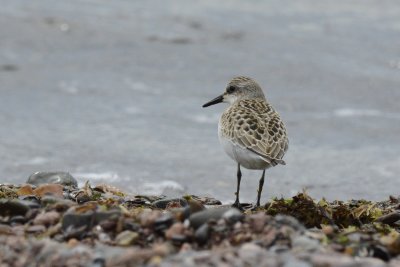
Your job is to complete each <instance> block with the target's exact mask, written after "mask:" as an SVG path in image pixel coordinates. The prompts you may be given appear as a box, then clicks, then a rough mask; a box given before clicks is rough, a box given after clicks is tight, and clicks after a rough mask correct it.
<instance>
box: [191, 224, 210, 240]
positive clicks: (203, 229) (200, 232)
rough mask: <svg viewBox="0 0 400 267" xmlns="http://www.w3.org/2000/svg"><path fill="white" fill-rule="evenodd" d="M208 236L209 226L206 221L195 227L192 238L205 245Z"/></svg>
mask: <svg viewBox="0 0 400 267" xmlns="http://www.w3.org/2000/svg"><path fill="white" fill-rule="evenodd" d="M209 237H210V227H209V226H208V224H206V223H204V224H203V225H201V226H200V227H199V228H197V230H196V232H195V233H194V238H195V240H196V242H197V243H198V244H199V245H200V246H203V245H205V244H206V243H207V241H208V240H209Z"/></svg>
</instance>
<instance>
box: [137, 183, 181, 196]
mask: <svg viewBox="0 0 400 267" xmlns="http://www.w3.org/2000/svg"><path fill="white" fill-rule="evenodd" d="M140 192H141V194H145V195H146V194H147V195H166V196H181V195H183V194H184V193H185V188H184V187H183V186H182V185H181V184H179V183H177V182H175V181H171V180H166V181H161V182H147V183H143V184H142V186H141V190H140Z"/></svg>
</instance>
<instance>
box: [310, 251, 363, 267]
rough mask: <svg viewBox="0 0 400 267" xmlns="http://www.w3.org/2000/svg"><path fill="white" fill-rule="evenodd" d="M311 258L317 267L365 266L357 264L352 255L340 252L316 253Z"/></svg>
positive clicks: (313, 264)
mask: <svg viewBox="0 0 400 267" xmlns="http://www.w3.org/2000/svg"><path fill="white" fill-rule="evenodd" d="M310 258H311V263H312V266H315V267H340V266H349V267H353V266H354V267H362V266H363V265H358V264H356V263H355V261H354V259H353V258H352V257H350V256H347V255H343V254H339V253H330V254H325V253H324V254H322V253H321V254H320V253H316V254H312V255H311V257H310Z"/></svg>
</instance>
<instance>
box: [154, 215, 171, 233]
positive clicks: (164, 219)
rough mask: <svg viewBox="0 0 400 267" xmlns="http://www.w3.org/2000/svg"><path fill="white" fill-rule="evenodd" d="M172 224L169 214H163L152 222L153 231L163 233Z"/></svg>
mask: <svg viewBox="0 0 400 267" xmlns="http://www.w3.org/2000/svg"><path fill="white" fill-rule="evenodd" d="M173 222H174V217H173V216H172V214H171V213H169V212H168V213H164V214H163V215H161V217H159V218H157V219H156V220H155V221H154V230H156V231H163V230H166V229H168V228H169V227H170V226H171V225H172V223H173Z"/></svg>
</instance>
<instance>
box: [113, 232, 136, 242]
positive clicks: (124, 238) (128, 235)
mask: <svg viewBox="0 0 400 267" xmlns="http://www.w3.org/2000/svg"><path fill="white" fill-rule="evenodd" d="M138 238H139V234H138V233H137V232H132V231H129V230H126V231H123V232H121V233H119V234H118V235H117V236H116V237H115V243H116V244H117V245H118V246H129V245H132V244H133V243H135V241H136V240H137V239H138Z"/></svg>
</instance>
